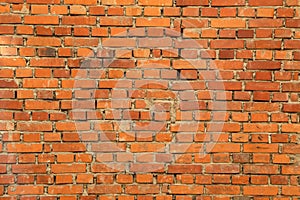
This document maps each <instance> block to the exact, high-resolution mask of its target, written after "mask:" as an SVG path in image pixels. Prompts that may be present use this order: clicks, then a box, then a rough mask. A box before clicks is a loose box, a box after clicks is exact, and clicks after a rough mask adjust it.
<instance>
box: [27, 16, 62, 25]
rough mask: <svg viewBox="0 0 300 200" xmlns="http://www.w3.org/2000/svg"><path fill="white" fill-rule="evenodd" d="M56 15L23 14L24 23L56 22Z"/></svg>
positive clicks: (57, 19)
mask: <svg viewBox="0 0 300 200" xmlns="http://www.w3.org/2000/svg"><path fill="white" fill-rule="evenodd" d="M58 21H59V18H58V17H57V16H25V17H24V24H58Z"/></svg>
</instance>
